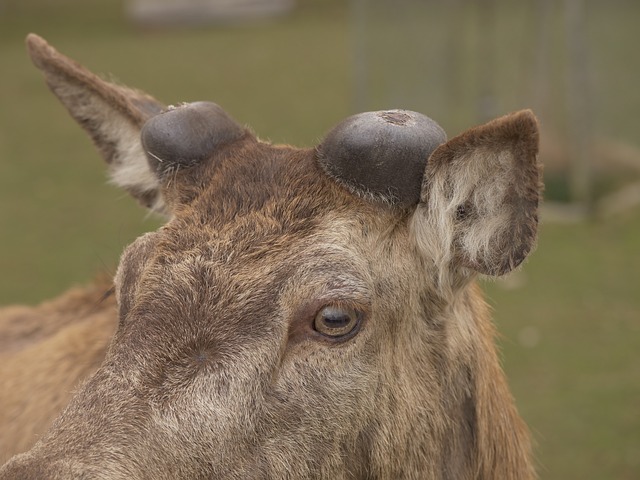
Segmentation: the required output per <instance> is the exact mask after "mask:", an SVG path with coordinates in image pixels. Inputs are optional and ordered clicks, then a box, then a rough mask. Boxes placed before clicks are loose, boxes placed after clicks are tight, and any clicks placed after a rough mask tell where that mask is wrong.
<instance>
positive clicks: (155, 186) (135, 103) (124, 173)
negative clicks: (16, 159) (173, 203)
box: [26, 34, 164, 211]
mask: <svg viewBox="0 0 640 480" xmlns="http://www.w3.org/2000/svg"><path fill="white" fill-rule="evenodd" d="M26 42H27V49H28V52H29V55H30V56H31V59H32V61H33V63H34V64H35V66H36V67H38V68H39V69H40V70H41V71H42V73H43V74H44V77H45V80H46V82H47V84H48V85H49V88H50V89H51V91H52V92H53V93H54V94H55V95H56V96H57V97H58V99H59V100H60V101H61V102H62V104H63V105H64V106H65V107H66V108H67V110H68V111H69V113H70V114H71V116H72V117H73V118H74V119H75V120H76V121H77V122H78V123H79V124H80V125H81V126H82V127H83V128H84V129H85V130H86V132H87V133H88V134H89V136H90V137H91V138H92V140H93V142H94V143H95V145H96V147H97V148H98V150H99V151H100V153H101V154H102V156H103V157H104V159H105V160H106V162H107V164H108V165H109V173H110V175H111V178H112V181H113V182H114V183H115V184H116V185H118V186H120V187H122V188H124V189H125V190H127V191H128V192H129V193H130V194H131V195H132V196H133V197H135V198H136V199H137V200H138V201H139V202H140V203H142V204H143V205H144V206H146V207H148V208H151V209H153V210H156V211H163V210H164V202H163V200H162V197H161V195H160V188H159V187H160V182H159V180H158V178H157V177H156V175H155V174H154V172H153V171H152V169H151V168H150V166H149V163H148V162H147V158H146V155H145V154H144V152H143V149H142V144H141V141H140V130H141V128H142V126H143V124H144V123H145V122H146V121H147V120H148V119H149V118H151V117H153V116H154V115H156V114H158V113H160V112H161V111H162V110H163V109H164V105H162V104H161V103H160V102H158V101H157V100H155V99H154V98H152V97H151V96H149V95H147V94H145V93H142V92H139V91H136V90H133V89H130V88H127V87H123V86H120V85H115V84H113V83H110V82H106V81H104V80H102V79H101V78H99V77H98V76H97V75H94V74H93V73H91V72H90V71H88V70H87V69H85V68H84V67H82V66H81V65H80V64H78V63H76V62H75V61H73V60H72V59H70V58H68V57H66V56H64V55H62V54H61V53H59V52H58V51H56V50H55V49H54V48H53V47H51V46H50V45H49V44H48V43H47V42H46V41H45V40H44V39H42V38H40V37H39V36H37V35H34V34H30V35H29V36H27V41H26Z"/></svg>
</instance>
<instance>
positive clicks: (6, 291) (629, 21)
mask: <svg viewBox="0 0 640 480" xmlns="http://www.w3.org/2000/svg"><path fill="white" fill-rule="evenodd" d="M527 3H528V2H521V3H520V2H519V3H518V5H519V6H515V5H516V3H515V2H511V3H508V4H501V5H502V6H503V7H504V8H501V9H499V12H498V13H497V15H498V23H497V26H496V31H495V34H494V37H493V40H492V42H493V44H494V45H495V46H496V56H495V58H494V62H495V65H496V73H495V79H496V82H497V83H496V85H497V86H496V90H497V91H499V92H501V95H500V98H499V101H498V105H499V108H500V110H501V112H502V111H507V110H512V109H514V108H520V107H523V106H526V105H527V98H528V97H527V94H528V93H527V92H530V87H531V85H530V84H529V83H528V82H530V81H531V79H530V78H529V77H528V76H527V71H526V69H525V67H526V65H527V62H529V61H530V59H531V56H530V55H531V52H530V45H529V44H528V43H527V36H526V35H527V32H528V31H529V30H528V29H530V26H528V24H527V23H526V19H527V18H528V17H527V11H526V9H524V7H522V6H520V5H524V4H527ZM507 5H508V6H507ZM603 5H604V4H602V5H601V4H600V3H597V2H591V3H590V6H591V10H590V15H591V16H590V19H591V23H590V30H589V32H590V33H589V34H590V39H591V40H592V45H593V49H594V54H595V55H594V59H593V68H594V71H595V72H596V75H595V76H594V87H595V88H596V93H597V95H596V96H595V98H594V99H593V100H594V105H595V106H596V107H597V108H598V112H599V114H598V115H597V116H595V118H594V124H595V125H596V127H597V128H598V131H599V132H601V133H604V134H607V135H612V136H614V137H615V138H618V139H625V138H626V139H628V140H631V141H636V136H637V131H638V127H639V123H640V122H639V121H638V114H637V112H638V111H639V109H640V96H639V93H638V92H640V90H639V89H637V85H638V83H640V82H639V81H638V80H639V76H640V56H638V55H637V53H636V52H635V50H636V46H637V44H638V40H639V38H638V34H637V33H635V32H636V28H635V25H636V24H637V20H638V19H639V15H640V7H638V6H635V4H632V3H631V2H626V3H625V2H622V1H616V2H610V3H607V6H606V7H605V6H603ZM441 10H442V9H441V8H436V7H434V9H433V10H429V11H427V12H426V14H425V23H426V24H427V26H428V28H426V29H425V32H427V33H425V35H424V37H421V36H419V35H418V36H416V37H414V38H413V41H414V43H415V42H418V44H413V45H412V46H411V48H409V49H407V50H402V51H399V52H395V51H394V49H393V48H392V47H393V45H394V42H395V41H397V39H398V38H402V35H403V31H409V30H410V29H411V28H414V27H412V26H411V25H408V24H406V25H405V24H402V23H393V22H392V20H393V19H392V18H390V20H389V23H385V22H378V20H376V19H373V20H371V23H370V24H369V28H371V25H375V26H376V28H377V29H380V30H381V31H380V32H379V35H377V36H374V38H373V40H372V42H371V44H369V45H368V46H367V52H369V56H370V67H371V76H370V78H369V79H368V85H367V88H368V89H369V93H370V96H369V98H368V104H367V105H368V106H370V107H371V108H381V107H389V106H391V105H390V104H389V102H393V101H394V100H393V95H390V94H389V91H387V90H385V88H387V87H385V85H387V86H388V85H389V84H390V82H393V81H394V80H398V78H399V77H402V76H405V77H406V79H400V80H398V82H399V83H400V84H403V82H404V85H405V86H404V87H403V88H406V91H405V92H404V93H405V94H406V95H405V96H404V97H403V96H399V97H398V98H397V100H398V102H399V103H404V102H407V103H405V104H404V105H402V106H405V107H409V108H414V109H417V110H422V111H424V112H425V113H427V114H432V115H433V116H434V117H435V118H437V119H438V120H440V121H441V123H442V124H443V125H444V126H445V127H446V128H447V129H448V130H449V131H450V132H451V133H455V132H456V131H457V130H459V129H461V128H464V127H467V126H469V124H470V123H471V122H473V120H474V118H476V115H477V113H476V97H477V93H478V92H477V85H476V80H477V78H476V77H474V75H475V74H474V72H475V70H476V69H477V67H478V65H480V64H481V61H482V59H481V58H479V57H478V55H477V53H478V52H477V48H478V45H477V44H475V43H474V39H475V38H477V37H474V35H475V33H474V32H476V30H475V29H476V28H477V25H476V24H475V23H474V22H475V20H474V18H475V17H474V12H473V11H472V10H465V11H463V12H460V15H454V17H453V18H450V17H443V15H446V14H447V12H444V11H441ZM374 13H375V12H374ZM556 13H558V12H556ZM448 14H451V12H449V13H448ZM418 18H419V17H418V16H416V18H415V19H416V20H417V19H418ZM443 18H445V19H446V18H449V20H448V21H453V22H454V24H457V25H458V27H459V28H458V29H457V30H456V31H459V32H461V37H460V39H459V41H460V44H461V45H463V47H464V48H465V53H464V54H463V55H462V56H461V57H460V58H458V59H457V61H458V63H456V64H455V65H453V67H452V66H451V65H449V66H447V63H446V61H445V60H444V59H443V58H444V57H443V56H442V55H441V54H439V52H441V51H442V49H443V48H445V47H446V44H443V43H438V42H437V39H442V38H443V36H444V35H446V34H447V32H448V31H450V28H451V27H450V24H449V23H446V22H445V21H443V20H442V19H443ZM349 19H350V12H349V10H348V8H347V5H346V4H344V3H342V2H339V1H337V0H331V1H320V0H313V1H312V0H306V1H300V2H299V5H298V8H297V9H296V10H295V11H294V13H293V14H292V15H289V16H287V17H283V18H280V19H276V20H271V21H268V22H254V23H251V24H248V25H241V26H235V27H229V26H226V27H225V26H218V27H211V28H201V29H196V30H186V29H176V30H169V31H140V30H136V29H135V28H133V27H132V26H130V25H128V24H127V23H126V21H125V20H124V19H123V18H122V14H121V13H120V8H119V3H118V2H112V1H109V0H93V1H91V2H83V1H80V0H57V1H56V2H52V1H46V0H20V1H18V0H11V1H5V2H3V3H2V6H1V7H0V61H1V62H2V75H0V273H2V275H0V305H2V304H9V303H18V302H26V303H35V302H37V301H40V300H42V299H45V298H47V297H52V296H55V295H57V294H58V293H60V292H62V291H64V290H65V289H66V288H68V287H69V286H70V285H72V284H74V283H83V282H86V281H89V280H90V279H91V278H92V276H94V275H95V273H96V272H97V271H100V270H107V271H110V272H113V269H114V266H115V265H116V264H117V260H118V256H119V254H120V252H121V251H122V249H123V248H124V246H126V245H127V244H128V243H130V242H131V240H132V239H134V238H135V237H137V236H138V235H139V234H141V233H142V232H144V231H148V230H152V229H155V228H156V227H157V225H158V222H157V221H156V220H154V219H149V218H146V216H145V213H144V212H143V211H142V210H141V209H140V208H138V207H137V206H136V205H135V202H134V201H133V200H131V199H129V198H128V197H127V196H126V195H125V194H123V193H121V192H120V191H118V190H116V189H114V188H112V187H110V186H108V185H105V174H104V168H103V167H104V166H103V165H102V161H101V159H100V158H99V157H98V155H97V153H96V152H95V151H94V149H93V147H92V145H91V143H90V141H89V140H88V139H87V138H85V136H84V133H83V132H82V131H81V130H80V129H79V128H78V127H77V126H76V125H75V124H74V123H73V121H72V120H70V119H69V117H68V116H67V114H66V112H65V111H64V110H63V109H62V108H61V106H60V105H59V104H58V103H57V101H56V100H55V99H54V98H53V97H52V96H51V94H50V93H49V92H48V91H47V89H46V88H45V86H44V83H43V81H42V78H41V76H40V75H39V73H38V72H37V71H36V70H35V68H33V67H32V66H31V64H30V62H29V60H28V59H27V56H26V53H25V51H24V46H23V41H24V37H25V35H26V33H28V32H30V31H34V32H37V33H39V34H41V35H43V36H44V37H45V38H47V39H48V40H50V41H51V42H52V43H53V44H54V45H56V46H57V47H58V48H59V49H60V50H61V51H63V52H65V53H67V54H69V55H70V56H72V57H74V58H76V59H78V60H80V61H81V62H82V63H84V64H85V65H87V66H88V67H89V68H91V69H92V70H94V71H97V72H99V73H109V72H112V73H113V74H114V75H115V76H116V77H117V78H118V79H119V80H120V81H122V82H123V83H126V84H129V85H132V86H136V87H139V88H142V89H144V90H147V91H149V92H150V93H152V94H154V95H155V96H156V97H158V98H159V99H161V100H163V101H165V102H167V103H175V102H180V101H188V100H196V99H210V100H214V101H216V102H218V103H220V104H221V105H223V106H224V107H225V108H226V109H227V110H228V111H229V112H230V113H231V114H232V115H233V116H234V117H235V118H236V119H238V120H239V121H241V122H243V123H247V124H249V125H251V126H252V127H253V128H254V129H255V131H256V132H257V133H258V134H259V135H260V136H261V137H262V138H269V139H271V140H273V141H274V142H287V143H294V144H297V145H312V144H314V143H315V142H316V141H317V140H318V139H319V138H321V137H322V135H323V134H324V133H325V132H326V131H327V130H328V129H329V128H330V127H331V126H332V125H334V124H335V123H336V122H338V121H339V120H340V119H342V118H343V117H344V116H346V115H347V114H349V113H352V109H353V103H354V101H353V98H354V95H353V93H354V92H353V89H352V74H353V71H352V66H351V61H352V59H353V55H352V50H351V44H350V41H351V39H352V34H351V32H350V30H349V28H348V27H349ZM554 19H555V24H557V25H555V27H554V29H553V30H552V34H553V41H552V45H555V46H556V47H557V45H558V44H560V43H561V35H560V33H559V30H558V29H559V28H560V27H561V26H562V21H561V18H560V17H559V16H558V15H556V16H555V17H554ZM374 20H375V21H374ZM376 22H378V23H376ZM456 22H457V23H456ZM387 27H388V28H387ZM385 28H386V29H385ZM413 32H414V33H415V30H413ZM421 41H424V42H425V43H427V42H430V43H429V45H428V48H427V49H426V53H425V54H426V55H428V58H429V59H430V60H431V63H429V68H427V69H426V70H423V69H421V67H419V66H418V65H412V62H411V61H410V60H411V59H412V58H416V57H417V56H418V55H420V54H421V53H422V51H421V50H420V48H418V46H419V42H421ZM556 50H558V51H557V52H556ZM560 50H561V49H560V47H557V48H556V49H555V50H554V52H555V54H554V56H553V58H552V60H553V65H555V69H554V70H553V78H552V81H551V82H550V84H551V86H552V87H553V88H554V90H553V91H552V93H551V96H550V98H551V99H552V104H553V105H552V108H551V109H550V110H551V113H552V114H557V117H555V116H554V117H550V118H548V119H547V120H546V121H545V122H544V125H545V126H546V127H549V126H552V125H556V126H558V129H559V130H562V129H563V128H564V126H565V122H566V120H565V118H564V117H563V114H562V106H563V105H562V98H563V97H562V96H563V91H564V89H565V84H564V71H565V69H564V63H563V62H564V61H565V59H564V57H563V55H562V53H561V51H560ZM376 53H379V55H380V58H378V59H376V58H375V56H374V57H372V55H375V54H376ZM394 55H395V56H394ZM403 55H404V57H403ZM396 57H397V58H396ZM371 58H373V61H372V60H371ZM387 60H389V61H388V62H387ZM403 60H404V61H403ZM413 63H416V62H413ZM406 65H410V66H409V67H406ZM447 68H453V70H454V71H456V72H458V73H459V75H460V77H459V78H457V79H456V80H455V82H454V83H453V84H449V81H448V79H447V78H446V77H444V76H443V74H441V72H445V71H447ZM420 75H423V77H420ZM416 78H418V79H419V80H418V81H416ZM421 78H423V80H420V79H421ZM421 81H423V83H424V95H421V96H420V98H415V103H413V100H412V98H413V96H415V95H417V94H416V92H417V91H419V90H420V82H421ZM390 98H391V100H390ZM414 105H415V106H414ZM428 105H432V106H433V108H431V107H429V106H428ZM396 106H397V104H396ZM501 112H500V113H501ZM543 160H544V159H543ZM554 175H555V174H554ZM549 180H550V187H551V188H550V192H549V193H550V194H551V195H552V196H554V197H555V198H559V199H562V197H563V195H566V185H565V184H564V183H563V180H562V179H561V178H558V177H556V176H550V177H549ZM618 180H619V179H617V180H611V181H610V180H609V179H607V180H606V181H607V185H609V184H610V183H611V182H613V183H615V182H616V181H618ZM485 289H486V291H487V294H488V297H489V299H490V302H491V304H492V305H493V306H494V308H495V318H496V321H497V323H498V326H499V330H500V332H501V334H502V339H501V342H500V343H501V346H502V350H503V353H504V363H505V367H506V370H507V373H508V375H509V379H510V383H511V385H512V388H513V391H514V394H515V396H516V399H517V402H518V405H519V407H520V409H521V411H522V413H523V415H524V417H525V418H526V420H527V422H528V423H529V425H530V426H531V429H532V430H533V432H534V436H535V438H536V441H537V445H538V446H537V451H536V453H537V457H538V460H539V464H540V472H541V477H542V478H547V479H563V480H566V479H581V480H582V479H597V480H600V479H636V478H640V210H638V209H636V210H634V211H629V212H627V213H626V214H624V215H621V216H619V217H617V218H615V219H612V220H608V221H606V222H604V221H602V222H593V223H585V224H579V225H568V226H559V225H553V224H544V225H543V226H542V228H541V232H540V242H539V248H538V250H537V251H536V253H535V254H534V255H533V256H532V257H531V259H530V260H529V261H528V263H527V264H526V265H525V267H524V268H523V269H522V270H521V271H519V272H517V273H516V274H515V275H514V276H513V277H512V278H511V279H509V280H507V281H500V282H492V283H486V284H485Z"/></svg>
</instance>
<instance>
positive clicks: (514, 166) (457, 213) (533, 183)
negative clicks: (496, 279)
mask: <svg viewBox="0 0 640 480" xmlns="http://www.w3.org/2000/svg"><path fill="white" fill-rule="evenodd" d="M538 143H539V133H538V124H537V120H536V118H535V116H534V115H533V113H532V112H531V111H529V110H525V111H520V112H517V113H514V114H511V115H506V116H504V117H501V118H498V119H496V120H493V121H491V122H489V123H487V124H485V125H481V126H479V127H475V128H472V129H470V130H468V131H467V132H464V133H463V134H461V135H459V136H457V137H454V138H453V139H451V140H450V141H449V142H447V143H445V144H443V145H441V146H440V147H438V148H437V149H436V150H435V151H434V152H433V154H432V155H431V157H430V158H429V162H428V166H427V170H426V174H425V178H424V181H423V186H422V194H421V203H422V204H425V206H426V208H429V203H430V202H434V193H435V194H437V195H443V194H444V196H447V197H448V200H452V199H455V198H457V199H458V201H457V202H456V205H453V208H450V209H449V212H450V214H451V215H453V216H454V219H453V222H452V224H453V225H454V232H453V238H452V240H453V248H454V249H455V255H456V261H457V263H458V264H459V265H460V266H463V267H467V268H471V269H473V270H476V271H477V272H479V273H482V274H486V275H491V276H499V275H503V274H505V273H508V272H510V271H511V270H513V269H514V268H516V267H517V266H518V265H520V264H521V263H522V261H523V260H524V259H525V258H526V257H527V255H528V254H529V253H530V252H531V250H532V249H533V247H534V246H535V243H536V234H537V228H538V204H539V201H540V196H541V191H542V181H541V177H542V168H541V166H540V164H539V163H538V160H537V154H538ZM460 184H463V185H462V186H459V185H460ZM464 184H466V185H464ZM437 185H441V186H443V190H444V191H440V192H434V188H435V187H436V186H437ZM461 189H462V190H464V189H466V190H467V193H466V194H465V195H464V197H463V198H462V200H463V201H459V200H460V194H459V192H456V190H461ZM483 235H484V236H485V237H486V238H481V237H482V236H483ZM474 243H475V244H483V245H484V247H485V248H483V249H480V248H478V249H473V248H470V247H469V246H470V245H474Z"/></svg>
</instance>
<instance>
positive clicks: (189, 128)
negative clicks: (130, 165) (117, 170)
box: [141, 102, 247, 178]
mask: <svg viewBox="0 0 640 480" xmlns="http://www.w3.org/2000/svg"><path fill="white" fill-rule="evenodd" d="M246 134H247V131H246V130H245V129H244V128H242V127H241V126H240V125H238V124H237V123H236V122H235V121H234V120H233V119H232V118H231V117H230V116H229V115H228V114H227V113H226V112H225V111H224V110H223V109H222V108H221V107H220V106H218V105H216V104H215V103H212V102H195V103H189V104H184V105H181V106H179V107H174V108H170V109H169V110H167V111H165V112H163V113H161V114H159V115H156V116H155V117H152V118H151V119H149V120H148V121H147V122H146V123H145V125H144V127H143V128H142V132H141V139H142V145H143V148H144V151H145V153H146V155H147V158H148V160H149V165H150V166H151V168H152V169H153V170H154V171H155V172H156V174H157V175H158V176H159V177H160V178H163V177H165V176H166V175H167V173H169V172H172V171H175V170H177V169H179V168H181V167H190V166H192V165H195V164H196V163H199V162H201V161H203V160H205V159H207V158H209V157H210V156H211V155H212V154H213V152H214V151H215V149H216V148H217V147H220V146H222V145H226V144H229V143H231V142H234V141H236V140H239V139H240V138H242V137H243V136H244V135H246Z"/></svg>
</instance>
